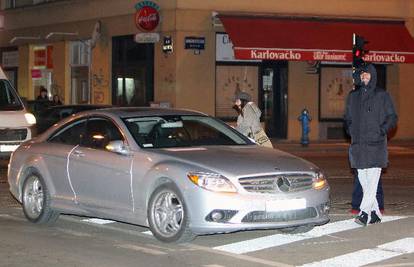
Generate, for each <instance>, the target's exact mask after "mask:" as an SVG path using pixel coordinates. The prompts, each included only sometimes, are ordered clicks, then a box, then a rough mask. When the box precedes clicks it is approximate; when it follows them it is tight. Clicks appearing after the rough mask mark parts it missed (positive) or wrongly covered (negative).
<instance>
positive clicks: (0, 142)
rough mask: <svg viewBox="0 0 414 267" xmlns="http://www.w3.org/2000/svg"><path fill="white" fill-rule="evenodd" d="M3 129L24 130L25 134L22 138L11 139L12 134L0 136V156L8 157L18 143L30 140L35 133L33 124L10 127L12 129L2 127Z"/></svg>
mask: <svg viewBox="0 0 414 267" xmlns="http://www.w3.org/2000/svg"><path fill="white" fill-rule="evenodd" d="M2 130H3V131H7V130H10V131H19V130H20V131H21V130H25V131H26V132H25V136H24V137H23V138H22V137H20V138H16V139H13V136H8V137H6V136H3V137H2V138H0V157H10V155H11V154H12V153H13V152H14V151H15V150H16V149H17V148H18V147H19V145H20V144H22V143H24V142H26V141H28V140H30V139H31V138H33V137H34V136H35V134H36V129H35V126H31V127H26V128H12V129H2Z"/></svg>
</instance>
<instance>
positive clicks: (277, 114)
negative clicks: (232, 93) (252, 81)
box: [260, 61, 288, 139]
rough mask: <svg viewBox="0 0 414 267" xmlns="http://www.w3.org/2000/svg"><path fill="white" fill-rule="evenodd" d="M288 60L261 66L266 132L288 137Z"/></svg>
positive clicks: (283, 137)
mask: <svg viewBox="0 0 414 267" xmlns="http://www.w3.org/2000/svg"><path fill="white" fill-rule="evenodd" d="M287 78H288V77H287V62H284V61H275V62H264V63H263V64H262V66H261V77H260V80H261V90H260V96H261V105H260V106H261V108H262V118H263V120H264V122H265V129H266V133H267V134H268V135H269V136H270V137H274V138H279V139H286V138H287V114H288V113H287V88H288V86H287Z"/></svg>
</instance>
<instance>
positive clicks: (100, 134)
mask: <svg viewBox="0 0 414 267" xmlns="http://www.w3.org/2000/svg"><path fill="white" fill-rule="evenodd" d="M115 140H122V141H123V140H124V138H123V137H122V134H121V132H120V131H119V129H118V128H117V127H116V126H115V124H114V123H113V122H111V121H109V120H107V119H104V118H90V119H89V120H88V124H87V131H86V136H85V138H84V140H83V142H82V145H83V146H87V147H91V148H95V149H105V147H106V145H108V144H109V142H111V141H115Z"/></svg>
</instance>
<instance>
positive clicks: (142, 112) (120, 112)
mask: <svg viewBox="0 0 414 267" xmlns="http://www.w3.org/2000/svg"><path fill="white" fill-rule="evenodd" d="M86 113H89V114H90V113H95V114H112V115H114V116H117V117H120V118H123V119H124V118H131V117H136V116H168V115H198V116H200V115H201V116H207V115H206V114H204V113H201V112H198V111H193V110H186V109H172V108H155V107H113V108H104V109H99V110H91V111H87V112H86Z"/></svg>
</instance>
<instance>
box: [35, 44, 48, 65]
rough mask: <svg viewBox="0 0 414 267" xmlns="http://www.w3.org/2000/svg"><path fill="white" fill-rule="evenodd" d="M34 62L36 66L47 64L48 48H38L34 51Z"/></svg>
mask: <svg viewBox="0 0 414 267" xmlns="http://www.w3.org/2000/svg"><path fill="white" fill-rule="evenodd" d="M33 53H34V63H33V65H34V66H35V67H45V66H46V48H36V49H35V50H34V51H33Z"/></svg>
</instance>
